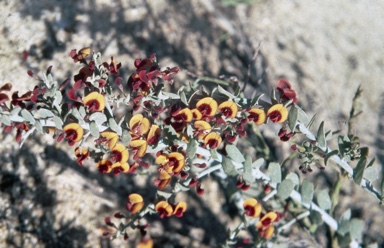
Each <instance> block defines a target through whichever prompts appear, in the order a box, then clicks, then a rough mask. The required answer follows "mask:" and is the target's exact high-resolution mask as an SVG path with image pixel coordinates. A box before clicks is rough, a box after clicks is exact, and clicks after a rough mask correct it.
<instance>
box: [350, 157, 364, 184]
mask: <svg viewBox="0 0 384 248" xmlns="http://www.w3.org/2000/svg"><path fill="white" fill-rule="evenodd" d="M366 164H367V158H366V157H361V158H360V160H359V162H358V163H357V165H356V167H355V169H353V181H355V183H356V184H358V185H360V184H361V181H362V180H363V175H364V170H365V165H366Z"/></svg>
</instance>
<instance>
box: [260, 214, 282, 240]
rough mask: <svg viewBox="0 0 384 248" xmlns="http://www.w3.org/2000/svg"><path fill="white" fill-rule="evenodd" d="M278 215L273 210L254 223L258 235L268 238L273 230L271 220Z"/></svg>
mask: <svg viewBox="0 0 384 248" xmlns="http://www.w3.org/2000/svg"><path fill="white" fill-rule="evenodd" d="M277 219H278V215H277V214H276V213H275V212H268V213H267V214H266V215H264V216H263V217H262V218H261V219H260V220H259V222H257V224H256V228H257V230H258V232H259V235H260V237H262V238H265V239H270V238H271V237H272V235H273V232H274V230H275V228H274V226H273V222H275V221H277Z"/></svg>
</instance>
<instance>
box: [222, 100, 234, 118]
mask: <svg viewBox="0 0 384 248" xmlns="http://www.w3.org/2000/svg"><path fill="white" fill-rule="evenodd" d="M219 109H220V112H221V113H222V114H223V115H224V116H225V117H226V118H235V117H236V115H237V111H238V107H237V104H236V103H235V102H233V101H225V102H223V103H221V104H220V105H219Z"/></svg>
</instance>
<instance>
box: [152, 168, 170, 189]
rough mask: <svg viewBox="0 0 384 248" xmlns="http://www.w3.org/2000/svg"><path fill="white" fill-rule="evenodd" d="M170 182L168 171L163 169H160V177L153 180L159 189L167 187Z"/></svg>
mask: <svg viewBox="0 0 384 248" xmlns="http://www.w3.org/2000/svg"><path fill="white" fill-rule="evenodd" d="M170 182H171V175H169V173H168V172H166V171H165V170H161V171H160V177H159V179H156V180H155V182H154V184H155V186H157V187H159V189H160V190H162V189H164V188H165V187H167V186H168V185H169V183H170Z"/></svg>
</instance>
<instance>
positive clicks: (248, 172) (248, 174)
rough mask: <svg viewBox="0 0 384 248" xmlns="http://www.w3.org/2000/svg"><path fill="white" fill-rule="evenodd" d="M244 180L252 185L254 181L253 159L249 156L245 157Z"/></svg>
mask: <svg viewBox="0 0 384 248" xmlns="http://www.w3.org/2000/svg"><path fill="white" fill-rule="evenodd" d="M243 179H244V181H245V182H246V183H247V184H251V183H253V181H254V178H253V176H252V158H251V156H249V155H248V154H247V155H245V161H244V172H243Z"/></svg>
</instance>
